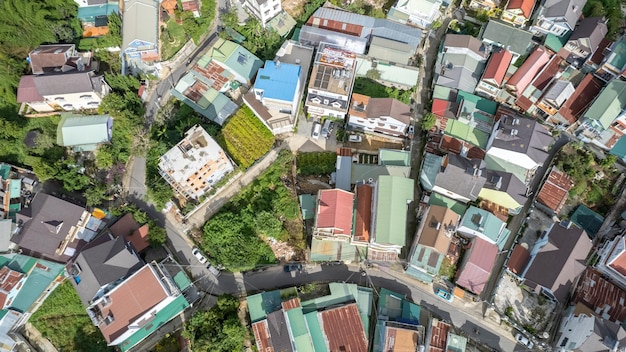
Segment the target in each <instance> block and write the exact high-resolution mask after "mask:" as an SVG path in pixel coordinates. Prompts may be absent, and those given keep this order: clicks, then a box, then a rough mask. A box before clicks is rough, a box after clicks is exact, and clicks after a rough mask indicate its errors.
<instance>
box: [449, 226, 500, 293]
mask: <svg viewBox="0 0 626 352" xmlns="http://www.w3.org/2000/svg"><path fill="white" fill-rule="evenodd" d="M497 256H498V246H496V245H495V244H493V243H491V242H488V241H486V240H484V239H483V238H482V237H479V236H477V237H474V239H472V242H471V246H470V247H469V248H468V249H467V250H466V251H465V255H464V256H463V261H462V262H461V264H460V265H459V269H458V271H457V273H456V281H455V282H456V284H457V285H459V286H461V287H463V288H465V289H466V290H467V291H469V292H471V293H473V294H475V295H478V296H480V295H481V294H482V293H483V290H484V289H485V285H486V284H487V281H488V280H489V276H490V275H491V271H492V269H493V265H494V264H495V262H496V258H497Z"/></svg>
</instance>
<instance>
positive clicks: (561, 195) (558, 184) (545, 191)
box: [537, 167, 574, 214]
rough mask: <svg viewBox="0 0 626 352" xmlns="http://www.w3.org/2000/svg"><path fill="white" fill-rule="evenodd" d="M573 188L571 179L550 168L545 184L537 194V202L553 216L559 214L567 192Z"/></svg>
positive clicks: (567, 194) (567, 195) (554, 168)
mask: <svg viewBox="0 0 626 352" xmlns="http://www.w3.org/2000/svg"><path fill="white" fill-rule="evenodd" d="M573 186H574V181H573V180H572V178H571V177H569V176H568V175H567V174H566V173H564V172H562V171H560V170H558V169H557V168H556V167H552V170H551V171H550V174H548V178H547V179H546V182H545V183H544V184H543V186H542V187H541V190H540V191H539V194H537V202H539V203H541V204H543V205H545V206H546V207H547V208H548V209H550V210H552V211H554V213H555V214H559V213H560V212H561V209H563V206H564V205H565V202H566V201H567V198H568V197H569V190H570V189H572V187H573Z"/></svg>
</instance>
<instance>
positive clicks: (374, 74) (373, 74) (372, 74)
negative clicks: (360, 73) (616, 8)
mask: <svg viewBox="0 0 626 352" xmlns="http://www.w3.org/2000/svg"><path fill="white" fill-rule="evenodd" d="M365 77H367V78H369V79H373V80H377V79H380V72H379V71H378V70H377V69H375V68H372V69H370V70H368V71H367V72H366V73H365Z"/></svg>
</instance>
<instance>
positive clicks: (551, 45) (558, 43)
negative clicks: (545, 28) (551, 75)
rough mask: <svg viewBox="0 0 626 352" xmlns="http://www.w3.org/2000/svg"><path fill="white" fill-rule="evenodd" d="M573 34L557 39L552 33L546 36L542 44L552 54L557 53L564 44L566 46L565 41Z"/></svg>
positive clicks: (569, 33)
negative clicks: (552, 52) (551, 51)
mask: <svg viewBox="0 0 626 352" xmlns="http://www.w3.org/2000/svg"><path fill="white" fill-rule="evenodd" d="M572 33H573V32H568V33H567V34H565V35H564V36H562V37H558V36H556V35H554V34H552V33H548V34H547V35H546V40H545V42H544V43H543V45H545V46H546V47H548V49H550V50H553V51H554V52H558V51H559V50H561V49H562V48H563V47H564V46H565V44H567V40H568V39H569V37H570V36H571V35H572Z"/></svg>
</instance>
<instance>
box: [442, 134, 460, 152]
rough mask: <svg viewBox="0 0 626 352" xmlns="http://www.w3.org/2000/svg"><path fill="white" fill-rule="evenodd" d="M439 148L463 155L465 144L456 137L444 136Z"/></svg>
mask: <svg viewBox="0 0 626 352" xmlns="http://www.w3.org/2000/svg"><path fill="white" fill-rule="evenodd" d="M439 148H440V149H441V150H444V151H447V152H450V153H454V154H461V150H462V149H463V143H462V142H461V141H460V140H458V139H456V138H454V137H451V136H448V135H443V138H441V144H440V145H439Z"/></svg>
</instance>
